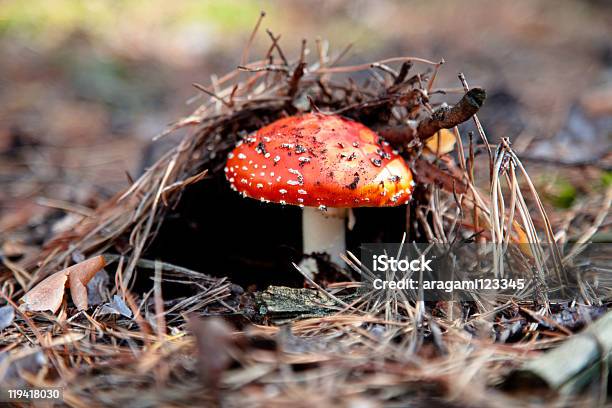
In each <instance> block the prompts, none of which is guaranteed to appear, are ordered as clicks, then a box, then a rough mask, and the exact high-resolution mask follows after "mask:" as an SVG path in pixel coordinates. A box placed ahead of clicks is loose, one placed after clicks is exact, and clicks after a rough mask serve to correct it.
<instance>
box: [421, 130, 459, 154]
mask: <svg viewBox="0 0 612 408" xmlns="http://www.w3.org/2000/svg"><path fill="white" fill-rule="evenodd" d="M456 141H457V139H456V137H455V134H454V133H453V132H452V131H450V130H448V129H440V130H439V131H438V133H436V134H435V135H433V136H432V137H430V138H429V139H427V141H426V142H425V147H426V148H427V149H429V151H430V152H431V153H433V154H436V155H437V156H442V155H443V154H446V153H450V152H452V151H453V149H454V148H455V142H456Z"/></svg>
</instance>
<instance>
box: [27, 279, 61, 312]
mask: <svg viewBox="0 0 612 408" xmlns="http://www.w3.org/2000/svg"><path fill="white" fill-rule="evenodd" d="M67 281H68V270H67V269H64V270H63V271H59V272H56V273H54V274H53V275H51V276H49V277H48V278H46V279H45V280H43V281H42V282H40V283H39V284H38V285H36V286H34V287H33V288H32V289H30V291H29V292H28V293H26V294H25V295H24V296H23V297H22V298H21V302H22V303H23V306H24V308H25V310H29V311H32V312H41V311H43V310H51V311H52V312H53V313H55V312H56V311H57V309H59V307H60V306H61V304H62V300H63V299H64V288H65V287H66V282H67Z"/></svg>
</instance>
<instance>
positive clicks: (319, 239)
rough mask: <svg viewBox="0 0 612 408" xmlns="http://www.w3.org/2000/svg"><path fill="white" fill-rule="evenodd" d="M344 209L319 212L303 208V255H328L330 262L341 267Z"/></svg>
mask: <svg viewBox="0 0 612 408" xmlns="http://www.w3.org/2000/svg"><path fill="white" fill-rule="evenodd" d="M346 217H347V209H346V208H328V209H327V211H321V210H319V209H318V208H315V207H305V208H304V211H303V213H302V237H303V241H304V253H305V254H312V253H313V252H325V253H328V254H329V256H330V259H331V261H332V262H334V263H336V264H338V265H341V264H342V262H343V261H342V259H341V258H340V254H344V253H345V252H346V234H345V228H346Z"/></svg>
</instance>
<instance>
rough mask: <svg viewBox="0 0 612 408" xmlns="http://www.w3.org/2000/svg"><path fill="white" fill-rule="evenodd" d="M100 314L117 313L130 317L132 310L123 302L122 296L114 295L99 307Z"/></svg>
mask: <svg viewBox="0 0 612 408" xmlns="http://www.w3.org/2000/svg"><path fill="white" fill-rule="evenodd" d="M100 314H119V315H123V316H125V317H127V318H132V311H131V310H130V308H129V307H127V305H126V304H125V301H124V300H123V298H122V297H121V296H119V295H114V296H113V300H111V301H110V302H107V303H105V304H103V305H102V307H100Z"/></svg>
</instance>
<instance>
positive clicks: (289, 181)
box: [287, 180, 300, 186]
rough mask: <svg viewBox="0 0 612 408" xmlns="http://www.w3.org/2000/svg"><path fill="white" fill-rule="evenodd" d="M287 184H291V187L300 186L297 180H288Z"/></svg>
mask: <svg viewBox="0 0 612 408" xmlns="http://www.w3.org/2000/svg"><path fill="white" fill-rule="evenodd" d="M287 184H289V185H290V186H299V185H300V183H299V182H298V181H295V180H287Z"/></svg>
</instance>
